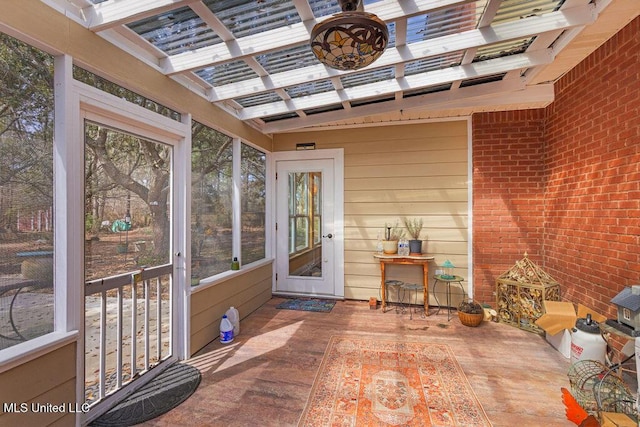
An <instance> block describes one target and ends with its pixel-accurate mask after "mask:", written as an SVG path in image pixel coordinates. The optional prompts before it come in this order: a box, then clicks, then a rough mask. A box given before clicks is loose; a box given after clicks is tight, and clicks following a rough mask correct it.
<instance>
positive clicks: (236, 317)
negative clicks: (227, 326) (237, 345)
mask: <svg viewBox="0 0 640 427" xmlns="http://www.w3.org/2000/svg"><path fill="white" fill-rule="evenodd" d="M226 315H227V318H228V319H229V321H230V322H231V324H232V325H233V336H234V337H237V336H238V335H240V313H238V309H237V308H235V307H233V306H231V308H229V310H227V313H226Z"/></svg>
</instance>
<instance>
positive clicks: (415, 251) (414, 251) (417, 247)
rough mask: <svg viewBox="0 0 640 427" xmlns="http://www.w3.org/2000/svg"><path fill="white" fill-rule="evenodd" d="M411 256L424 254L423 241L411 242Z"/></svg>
mask: <svg viewBox="0 0 640 427" xmlns="http://www.w3.org/2000/svg"><path fill="white" fill-rule="evenodd" d="M409 254H410V255H420V254H422V240H409Z"/></svg>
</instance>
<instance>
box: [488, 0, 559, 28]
mask: <svg viewBox="0 0 640 427" xmlns="http://www.w3.org/2000/svg"><path fill="white" fill-rule="evenodd" d="M564 1H565V0H503V1H502V3H500V7H499V8H498V11H497V12H496V16H495V17H494V18H493V22H492V23H491V24H492V25H495V24H499V23H503V22H509V21H518V20H520V19H522V18H526V17H528V16H540V15H542V14H545V13H549V12H553V11H555V10H558V9H559V8H560V6H562V4H563V3H564Z"/></svg>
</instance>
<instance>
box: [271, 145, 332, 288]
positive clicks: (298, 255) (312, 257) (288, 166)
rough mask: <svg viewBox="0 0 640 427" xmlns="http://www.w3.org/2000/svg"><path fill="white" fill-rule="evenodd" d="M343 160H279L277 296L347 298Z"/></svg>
mask: <svg viewBox="0 0 640 427" xmlns="http://www.w3.org/2000/svg"><path fill="white" fill-rule="evenodd" d="M321 151H324V150H318V151H317V152H315V153H314V154H315V157H322V156H321V155H318V154H317V153H319V152H321ZM326 151H334V150H326ZM340 153H341V151H340ZM276 157H278V156H276ZM285 157H286V156H285ZM294 157H296V156H295V155H294ZM340 160H341V159H340ZM340 160H338V161H337V159H335V158H313V159H305V160H298V159H295V158H292V159H280V160H278V159H276V239H275V240H276V280H275V285H274V293H275V294H286V295H299V296H317V297H331V298H342V297H343V296H344V277H343V262H342V253H343V244H342V242H343V230H342V182H341V181H340V182H339V185H336V176H338V177H341V175H342V163H341V161H340ZM336 163H338V169H339V171H340V173H338V174H336Z"/></svg>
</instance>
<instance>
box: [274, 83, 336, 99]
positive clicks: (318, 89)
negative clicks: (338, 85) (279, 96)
mask: <svg viewBox="0 0 640 427" xmlns="http://www.w3.org/2000/svg"><path fill="white" fill-rule="evenodd" d="M333 89H334V87H333V84H332V83H331V81H330V80H321V81H317V82H309V83H303V84H301V85H297V86H292V87H287V88H285V89H284V90H285V92H287V95H289V96H290V97H291V98H299V97H302V96H308V95H314V94H316V93H323V92H329V91H332V90H333Z"/></svg>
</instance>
